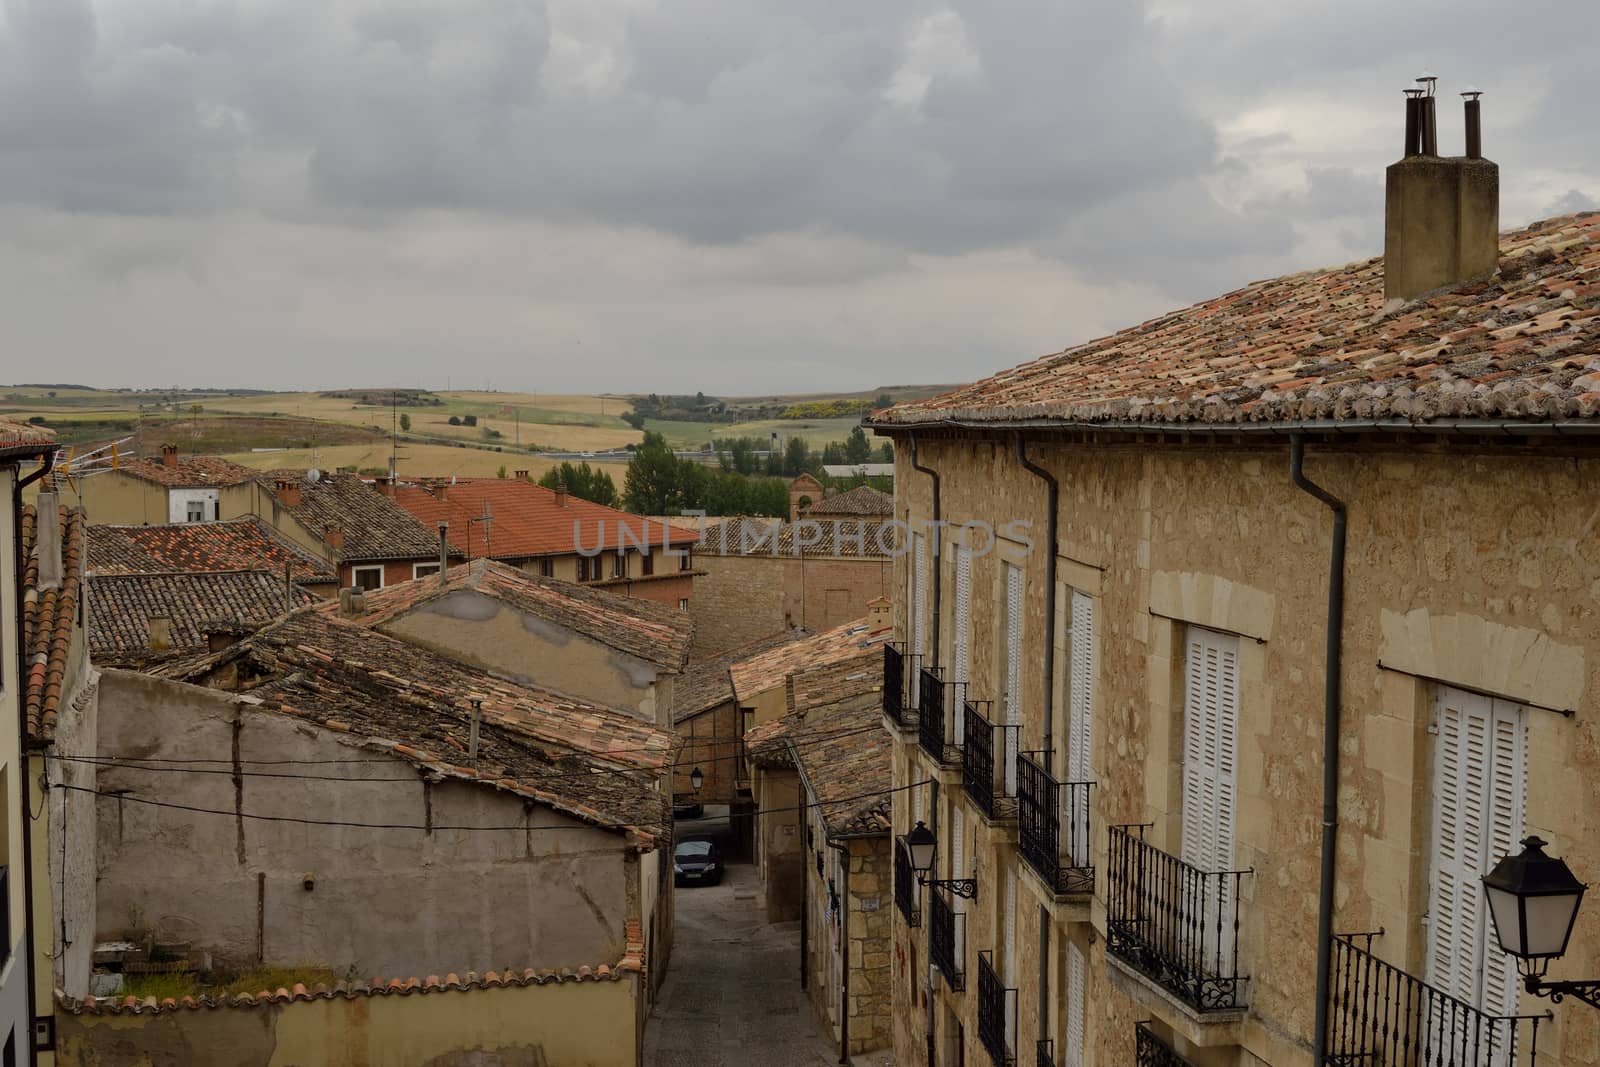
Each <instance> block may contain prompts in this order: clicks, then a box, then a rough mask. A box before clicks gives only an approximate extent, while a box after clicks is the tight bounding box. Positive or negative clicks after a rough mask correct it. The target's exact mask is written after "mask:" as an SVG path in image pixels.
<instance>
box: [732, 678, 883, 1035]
mask: <svg viewBox="0 0 1600 1067" xmlns="http://www.w3.org/2000/svg"><path fill="white" fill-rule="evenodd" d="M878 666H879V664H878V660H877V657H875V656H867V657H858V658H856V659H853V660H847V661H843V662H840V663H834V664H830V665H827V666H822V667H815V668H811V669H808V670H798V671H795V672H794V673H792V674H790V675H789V677H788V679H787V682H786V685H785V689H786V692H787V694H788V708H789V711H788V713H787V714H785V715H784V716H783V717H782V718H779V719H774V720H772V721H771V722H768V723H765V724H763V725H761V726H757V727H756V728H754V729H753V730H751V731H750V732H749V733H748V734H747V735H746V736H745V744H746V745H747V746H748V749H749V758H750V762H751V765H752V768H753V771H752V773H753V776H754V786H753V788H754V792H755V795H756V796H757V798H759V799H758V802H757V815H758V818H757V823H758V824H759V825H760V831H759V833H758V834H757V840H758V841H759V842H760V844H759V845H758V847H757V851H756V865H757V871H758V874H759V876H760V880H761V887H762V892H763V894H764V895H765V898H766V904H767V915H768V917H769V918H771V919H772V920H773V921H784V920H786V919H792V918H795V917H799V918H800V929H801V952H802V956H803V959H804V965H805V972H806V981H805V987H806V991H807V993H808V994H809V995H810V1000H811V1007H812V1010H813V1012H814V1013H815V1014H816V1017H817V1021H818V1022H819V1023H820V1024H821V1025H822V1026H824V1027H825V1028H826V1029H827V1030H828V1031H829V1032H830V1033H831V1034H832V1035H833V1039H834V1040H835V1041H837V1042H839V1044H840V1050H841V1053H842V1054H845V1053H848V1054H858V1053H862V1052H869V1051H872V1050H874V1049H880V1048H887V1047H888V1046H889V1044H890V951H891V933H892V930H893V923H892V920H891V915H892V913H893V910H894V909H893V903H892V901H891V897H890V894H891V892H892V887H893V881H892V872H891V864H890V850H891V847H892V841H891V839H890V835H889V829H890V818H889V816H890V807H891V795H890V792H889V788H890V780H891V767H890V749H891V744H890V741H889V738H888V737H887V736H886V735H885V734H884V732H883V730H882V729H881V727H880V725H879V723H880V714H879V710H880V707H881V704H882V697H881V694H880V693H879V688H880V685H881V683H882V673H881V672H880V671H879V670H878V669H877V667H878ZM763 810H765V811H770V812H772V813H773V814H772V815H771V816H765V817H762V816H761V812H762V811H763Z"/></svg>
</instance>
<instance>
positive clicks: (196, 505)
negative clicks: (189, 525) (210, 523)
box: [183, 500, 206, 522]
mask: <svg viewBox="0 0 1600 1067" xmlns="http://www.w3.org/2000/svg"><path fill="white" fill-rule="evenodd" d="M183 521H184V522H205V521H206V502H205V501H204V500H191V501H189V503H188V504H186V505H184V518H183Z"/></svg>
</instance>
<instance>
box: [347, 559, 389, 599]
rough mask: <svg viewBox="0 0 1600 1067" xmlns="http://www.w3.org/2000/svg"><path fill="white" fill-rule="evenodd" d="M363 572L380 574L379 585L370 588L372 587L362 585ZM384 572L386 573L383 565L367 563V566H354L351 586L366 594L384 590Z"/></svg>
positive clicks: (351, 571)
mask: <svg viewBox="0 0 1600 1067" xmlns="http://www.w3.org/2000/svg"><path fill="white" fill-rule="evenodd" d="M363 571H377V572H378V584H377V585H374V586H370V587H369V586H364V585H362V584H361V573H362V572H363ZM383 571H384V566H383V564H381V563H366V564H362V565H361V566H353V565H352V566H351V568H350V584H351V585H352V586H354V587H355V588H357V589H360V590H361V591H362V592H364V593H370V592H373V591H375V590H378V589H382V588H383V579H384V573H383Z"/></svg>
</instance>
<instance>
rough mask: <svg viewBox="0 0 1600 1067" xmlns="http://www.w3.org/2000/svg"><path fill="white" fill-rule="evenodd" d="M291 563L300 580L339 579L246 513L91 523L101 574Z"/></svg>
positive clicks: (93, 554)
mask: <svg viewBox="0 0 1600 1067" xmlns="http://www.w3.org/2000/svg"><path fill="white" fill-rule="evenodd" d="M285 563H288V564H289V565H290V567H291V571H290V573H291V574H292V575H293V576H294V580H295V581H297V582H309V583H313V584H316V583H324V582H336V581H338V580H339V575H338V572H337V571H335V570H334V569H333V567H332V566H330V565H329V564H328V563H326V562H324V561H323V560H321V559H318V558H317V557H316V556H314V555H312V554H311V553H310V552H307V551H306V550H305V549H303V548H301V547H300V546H299V545H297V544H295V543H294V542H292V541H290V540H288V539H287V538H285V537H284V536H283V535H281V534H279V533H278V532H277V531H276V530H274V529H273V528H272V527H270V526H268V525H267V524H266V523H264V522H262V521H261V520H260V519H258V518H256V517H255V516H254V515H247V516H245V517H244V518H239V519H228V520H226V521H223V522H176V523H168V524H165V525H161V526H91V527H89V567H90V569H91V570H93V571H94V572H95V574H96V575H98V576H103V575H107V574H150V573H154V572H176V571H188V572H195V571H238V570H258V571H271V572H273V573H274V574H279V575H281V574H282V573H283V566H284V564H285Z"/></svg>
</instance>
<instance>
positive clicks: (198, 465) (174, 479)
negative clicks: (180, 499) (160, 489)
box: [116, 456, 257, 489]
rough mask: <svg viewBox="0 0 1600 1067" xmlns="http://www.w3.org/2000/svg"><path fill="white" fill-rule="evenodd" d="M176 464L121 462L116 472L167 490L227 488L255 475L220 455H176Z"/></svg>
mask: <svg viewBox="0 0 1600 1067" xmlns="http://www.w3.org/2000/svg"><path fill="white" fill-rule="evenodd" d="M175 458H176V459H177V462H176V463H174V464H172V465H171V466H168V465H167V464H166V463H163V462H162V461H161V460H160V459H123V460H119V461H118V462H117V467H116V469H117V470H119V471H121V472H122V473H123V474H126V475H128V476H129V477H132V478H138V479H139V480H141V481H146V482H154V483H155V484H157V485H164V486H167V487H168V488H169V489H184V488H187V489H210V488H221V487H223V486H228V485H243V484H244V483H246V482H248V481H250V480H252V479H253V478H255V477H256V474H257V472H256V471H253V470H251V469H250V468H249V467H241V466H240V465H239V464H237V463H235V462H233V461H232V460H227V459H223V458H222V457H221V456H177V457H175Z"/></svg>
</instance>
